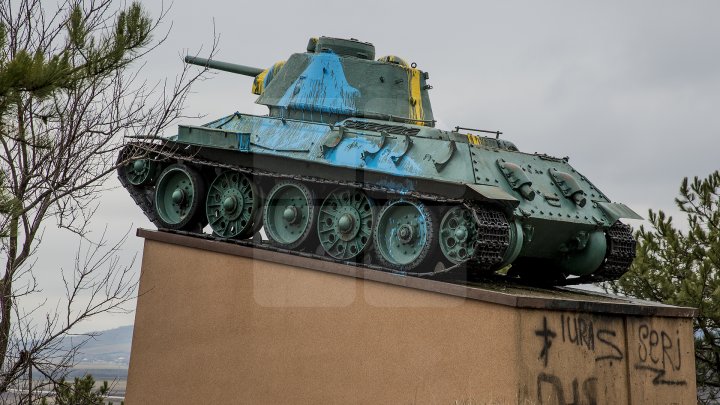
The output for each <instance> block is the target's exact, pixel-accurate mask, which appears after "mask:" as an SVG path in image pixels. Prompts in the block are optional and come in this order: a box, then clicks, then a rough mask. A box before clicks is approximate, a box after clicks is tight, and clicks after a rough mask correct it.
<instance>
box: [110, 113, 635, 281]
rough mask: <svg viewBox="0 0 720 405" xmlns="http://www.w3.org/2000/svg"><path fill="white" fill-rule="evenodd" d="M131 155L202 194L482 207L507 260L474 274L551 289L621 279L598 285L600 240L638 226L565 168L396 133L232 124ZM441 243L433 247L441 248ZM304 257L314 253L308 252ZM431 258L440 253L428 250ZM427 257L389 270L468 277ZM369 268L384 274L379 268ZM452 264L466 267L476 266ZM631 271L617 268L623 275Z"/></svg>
mask: <svg viewBox="0 0 720 405" xmlns="http://www.w3.org/2000/svg"><path fill="white" fill-rule="evenodd" d="M131 149H132V152H128V151H130V150H131ZM129 154H132V155H135V156H136V157H138V156H140V157H144V158H147V159H148V160H150V161H155V162H158V163H157V164H158V165H159V166H167V165H168V164H170V163H178V162H179V163H182V164H185V165H188V166H192V167H195V168H196V169H197V170H198V171H199V172H200V176H201V177H202V178H204V180H203V181H204V182H205V183H207V184H209V183H211V182H212V180H213V178H214V177H215V176H216V175H217V174H218V173H219V172H223V171H234V172H240V173H247V174H248V175H249V176H252V177H251V178H252V181H253V182H257V183H258V184H261V183H262V184H264V185H263V186H262V187H261V186H259V187H260V189H261V190H262V191H263V192H268V191H269V190H270V189H271V188H272V187H271V186H272V184H273V183H275V182H278V181H282V180H286V181H295V182H301V183H304V184H309V185H311V186H310V187H309V188H310V189H312V190H311V191H312V193H313V194H314V196H313V198H314V203H315V204H316V205H318V206H319V205H321V203H322V201H323V200H324V199H325V198H326V197H327V195H328V193H330V192H332V190H333V189H335V188H337V187H346V188H352V189H359V190H363V191H364V192H365V193H367V195H368V196H369V198H371V199H372V200H373V201H379V202H381V203H386V202H388V201H391V200H394V199H409V200H413V201H419V202H422V203H423V204H425V205H431V206H432V210H433V211H434V214H433V215H435V216H436V217H441V216H442V215H444V214H445V212H446V211H447V210H449V209H450V208H452V207H454V206H472V207H473V209H476V207H485V208H487V209H489V210H491V211H496V212H499V213H501V215H502V216H503V218H504V221H505V222H506V225H504V226H505V228H506V231H503V232H506V233H507V236H505V237H504V238H505V239H506V240H505V241H503V242H502V243H501V245H502V246H501V247H500V248H496V250H497V249H500V250H502V252H499V253H496V256H502V258H501V259H498V258H497V257H496V258H495V259H493V260H491V261H492V264H491V265H484V266H479V267H483V268H482V271H481V272H480V273H487V272H488V271H490V270H497V269H499V268H501V267H503V266H507V265H509V264H511V263H513V262H515V263H516V265H515V268H516V271H523V269H524V268H530V267H532V265H533V264H537V263H538V262H542V263H544V264H545V267H548V268H550V270H548V271H549V272H550V273H554V274H549V279H557V278H558V277H560V275H576V276H591V275H594V277H595V278H596V279H602V278H604V279H609V278H617V277H618V274H619V273H621V272H622V271H620V270H617V269H616V270H614V271H612V272H609V273H612V274H607V275H605V276H603V275H601V274H598V272H599V271H600V270H601V268H602V265H603V262H604V261H606V258H605V257H606V254H607V252H608V251H609V248H608V244H611V243H610V241H609V239H608V236H607V233H608V230H609V229H611V227H612V226H613V225H616V224H617V220H618V219H619V217H620V216H633V214H634V213H632V211H630V210H629V209H627V208H626V207H625V206H623V205H621V204H613V203H611V202H610V201H609V200H608V199H607V198H606V197H605V196H604V195H603V194H602V192H600V191H599V190H598V189H597V188H596V187H595V186H594V185H592V184H591V183H590V182H589V181H587V179H586V178H585V177H584V176H582V175H581V174H579V173H577V171H575V169H573V168H572V167H571V166H570V165H569V164H568V162H567V160H566V159H556V158H552V157H550V156H546V155H538V154H526V153H522V152H519V151H517V150H514V147H513V146H512V145H511V144H510V146H508V145H507V144H501V143H498V142H497V141H496V140H494V139H492V138H485V137H478V136H476V135H471V134H461V133H459V132H448V131H440V130H437V129H434V128H426V127H420V126H414V125H411V124H402V123H395V122H383V121H378V120H367V119H350V120H346V121H343V122H340V123H338V124H337V125H327V124H322V123H317V122H307V121H298V120H288V119H281V118H274V117H260V116H253V115H246V114H239V113H235V114H232V115H230V116H227V117H223V118H221V119H219V120H216V121H213V122H211V123H209V124H207V125H205V126H202V127H190V126H181V127H180V128H179V131H178V135H176V136H174V137H171V138H169V139H165V140H162V141H161V142H154V143H153V142H146V143H135V144H134V145H129V146H128V148H127V149H126V152H125V154H124V155H123V156H122V158H123V159H126V158H127V156H128V155H129ZM513 165H514V166H513ZM505 167H510V169H513V168H515V167H519V168H520V169H519V170H520V171H521V173H512V172H510V175H508V174H507V173H506V172H507V170H505V171H504V169H505ZM515 170H517V169H515ZM556 172H560V173H565V174H571V176H572V178H573V179H576V184H574V186H575V187H579V188H580V190H579V191H577V190H576V193H582V194H583V195H585V196H587V197H588V198H589V201H586V202H585V203H584V204H582V206H581V205H580V204H579V203H578V202H577V200H576V199H575V198H570V197H567V196H565V195H564V194H563V189H562V188H560V187H559V186H558V182H557V181H556V180H555V179H554V177H553V175H551V173H556ZM523 175H524V176H525V178H524V180H526V181H527V186H528V187H530V188H531V190H532V193H533V194H534V195H533V196H532V198H528V196H527V195H524V194H523V190H522V188H521V187H519V186H517V183H518V182H521V181H522V180H523V179H521V181H515V182H513V181H514V180H516V178H517V177H522V176H523ZM120 177H121V179H124V178H126V177H127V173H126V170H125V167H121V169H120ZM124 185H125V186H126V188H128V190H130V191H131V193H135V194H136V195H138V196H145V197H140V198H141V199H144V201H145V202H144V203H143V204H139V205H141V206H142V207H143V211H144V212H145V213H146V215H147V216H148V217H149V218H150V219H151V220H152V221H153V222H154V223H156V224H157V225H158V226H159V227H161V228H164V227H166V226H165V225H167V224H163V223H162V221H158V218H157V212H156V210H157V202H156V201H155V199H154V198H153V196H154V194H156V193H157V187H156V185H155V184H152V183H151V184H148V185H144V186H141V187H138V186H136V185H133V184H129V183H128V182H127V181H125V182H124ZM513 185H515V186H516V187H515V188H513ZM137 200H138V198H136V201H137ZM380 205H382V204H380ZM379 210H380V207H377V208H376V210H375V211H379ZM206 216H207V213H204V215H199V217H200V223H199V224H198V225H197V226H196V229H194V230H195V231H198V232H200V229H199V227H201V226H203V225H204V224H203V222H205V221H203V217H206ZM441 219H442V218H436V219H435V222H437V223H439V222H440V220H441ZM258 222H261V220H258ZM436 225H437V224H436ZM256 228H259V226H256ZM505 228H504V229H505ZM501 233H502V232H501ZM626 233H627V231H626ZM438 236H439V235H438ZM626 239H627V238H626ZM440 242H442V241H438V240H433V241H432V242H428V243H432V244H434V245H443V244H442V243H440ZM627 243H632V242H631V241H629V240H628V241H627ZM615 244H617V242H615ZM319 245H320V244H318V243H317V241H315V244H314V246H315V247H316V249H315V250H317V252H314V253H320V254H322V253H323V252H322V250H321V249H319V248H318V246H319ZM371 245H372V243H371ZM443 247H445V248H446V249H445V250H447V247H446V246H444V245H443ZM371 248H373V249H374V248H375V246H371ZM473 248H474V249H477V250H478V251H479V250H482V247H478V246H474V247H473ZM632 249H634V246H633V247H632ZM304 250H313V249H312V247H308V246H305V247H304ZM432 250H439V249H435V246H434V247H433V249H432ZM445 250H443V252H445ZM491 250H492V249H491ZM433 254H434V256H435V257H436V258H435V259H428V260H429V261H427V262H424V263H423V269H418V268H415V267H412V268H411V269H409V268H404V267H402V266H399V269H400V270H398V266H390V267H389V268H388V270H390V271H401V272H405V273H417V274H432V273H433V272H434V270H433V269H435V268H436V267H438V264H440V266H439V267H440V268H442V269H447V268H452V267H463V266H459V264H461V263H453V260H448V257H443V255H442V254H440V253H439V252H434V253H433ZM356 259H357V258H356ZM450 259H452V258H450ZM630 260H631V259H630ZM365 261H366V262H368V260H365ZM369 261H370V262H372V260H369ZM625 261H626V262H627V260H625ZM376 262H377V263H375V264H377V265H382V261H376ZM455 262H462V264H463V265H464V266H465V267H467V265H468V264H469V263H470V262H471V260H464V261H460V260H455ZM524 263H529V265H524ZM391 264H392V263H391ZM628 265H629V263H624V264H622V266H624V267H625V269H626V268H627V266H628ZM410 270H412V271H410ZM475 273H478V272H475Z"/></svg>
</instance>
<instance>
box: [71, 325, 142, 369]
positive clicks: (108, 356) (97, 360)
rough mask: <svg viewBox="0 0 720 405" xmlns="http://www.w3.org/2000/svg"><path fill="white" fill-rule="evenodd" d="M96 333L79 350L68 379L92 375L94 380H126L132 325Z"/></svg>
mask: <svg viewBox="0 0 720 405" xmlns="http://www.w3.org/2000/svg"><path fill="white" fill-rule="evenodd" d="M96 333H97V334H98V335H97V336H96V337H94V338H92V339H90V340H88V341H87V343H85V344H84V345H83V346H82V348H80V350H79V352H78V356H77V357H76V361H77V362H78V364H77V365H76V366H75V368H74V369H73V372H72V373H70V377H75V376H82V375H84V374H92V375H93V377H95V379H96V380H112V379H125V378H127V369H128V365H129V363H130V346H131V344H132V334H133V325H127V326H121V327H119V328H115V329H110V330H106V331H101V332H96ZM75 339H77V338H75ZM67 344H68V345H70V344H71V342H70V341H68V343H67Z"/></svg>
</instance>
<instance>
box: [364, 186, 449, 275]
mask: <svg viewBox="0 0 720 405" xmlns="http://www.w3.org/2000/svg"><path fill="white" fill-rule="evenodd" d="M434 226H435V225H434V218H433V214H432V212H431V211H430V210H429V209H428V207H427V206H425V204H423V203H421V202H419V201H416V200H404V199H403V200H392V201H389V202H388V203H387V204H385V206H384V207H383V209H382V210H381V211H380V213H379V214H378V218H377V222H376V225H375V232H374V233H375V235H374V241H375V249H376V251H377V256H378V260H379V261H380V262H381V263H382V264H383V265H384V266H386V267H390V268H392V269H395V270H399V271H411V270H413V269H415V268H416V267H418V266H419V265H420V264H421V263H423V261H424V260H425V259H426V258H427V257H428V256H429V254H430V251H431V250H432V249H433V248H434V246H435V228H434Z"/></svg>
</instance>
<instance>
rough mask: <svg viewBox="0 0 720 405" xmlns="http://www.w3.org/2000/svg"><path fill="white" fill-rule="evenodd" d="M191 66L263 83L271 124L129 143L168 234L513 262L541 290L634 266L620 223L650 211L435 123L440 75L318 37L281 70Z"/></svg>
mask: <svg viewBox="0 0 720 405" xmlns="http://www.w3.org/2000/svg"><path fill="white" fill-rule="evenodd" d="M186 62H188V63H192V64H197V65H202V66H207V67H210V68H214V69H219V70H224V71H229V72H233V73H238V74H241V75H245V76H251V77H254V78H255V80H254V82H253V85H252V91H253V93H255V94H258V95H259V97H258V99H257V103H259V104H263V105H266V106H268V108H269V114H268V115H267V116H257V115H252V114H245V113H238V112H236V113H233V114H230V115H228V116H226V117H222V118H219V119H217V120H215V121H212V122H210V123H208V124H206V125H203V126H189V125H180V127H179V130H178V134H177V135H175V136H171V137H169V138H166V139H153V140H137V141H134V142H131V143H129V144H128V145H127V146H126V147H125V148H124V150H123V151H122V152H121V154H120V157H119V159H120V160H119V161H120V162H121V163H123V165H121V166H120V168H119V177H120V180H121V181H122V183H123V185H124V186H125V187H126V188H127V190H128V191H129V192H130V194H131V195H132V196H133V198H134V199H135V201H136V202H137V204H138V205H139V206H140V207H141V208H142V210H143V211H144V213H145V215H147V217H148V218H149V219H150V220H151V221H152V222H153V223H155V224H156V225H157V226H158V228H162V229H168V230H174V231H180V232H190V233H195V234H197V235H198V236H201V235H204V237H214V238H222V239H235V240H243V239H245V240H247V241H246V242H240V243H247V244H253V245H255V246H258V247H259V248H263V247H272V248H273V249H280V250H283V251H288V252H303V254H306V255H308V254H310V255H316V256H318V257H322V258H324V259H325V260H334V261H342V262H352V263H357V264H358V265H362V266H370V267H372V268H382V269H383V270H387V271H394V272H401V273H404V274H410V275H433V274H438V273H444V272H449V271H456V272H462V271H463V270H467V272H463V273H462V274H467V275H468V276H469V277H475V276H477V275H482V274H484V273H485V274H489V273H492V272H494V271H496V270H499V269H502V268H504V267H507V266H508V265H512V266H511V268H510V273H509V274H511V275H512V274H515V275H519V276H521V277H525V278H528V279H532V280H541V281H543V280H544V281H552V282H560V283H562V282H565V283H567V281H563V280H565V279H566V277H567V276H580V277H579V278H577V279H578V280H581V281H584V282H586V281H598V280H610V279H616V278H618V277H619V276H621V275H622V274H623V273H625V272H626V271H627V269H628V267H629V266H630V263H631V262H632V260H633V258H634V257H635V241H634V239H633V237H632V234H631V231H630V228H629V227H628V226H626V225H623V224H622V223H621V222H619V221H618V220H619V219H621V218H639V217H638V216H637V214H635V213H634V212H633V211H632V210H630V209H629V208H628V207H626V206H625V205H623V204H620V203H613V202H611V201H610V200H609V199H608V198H607V197H606V196H605V195H604V194H603V193H602V192H601V191H600V190H599V189H598V188H596V187H595V186H594V185H593V184H592V183H591V182H590V181H589V180H588V179H587V178H586V177H585V176H583V175H581V174H580V173H578V172H577V171H576V170H575V169H573V168H572V167H571V166H570V165H569V164H568V160H567V158H563V159H558V158H555V157H552V156H548V155H545V154H537V153H535V154H530V153H524V152H520V151H519V150H518V148H517V147H516V146H515V145H514V144H513V143H511V142H509V141H507V140H504V139H499V135H500V133H494V132H492V133H490V134H488V133H487V132H488V131H481V130H473V129H468V128H462V127H456V128H455V130H452V131H447V130H441V129H437V128H435V121H434V120H433V113H432V108H431V107H430V98H429V96H428V90H429V89H430V88H431V86H429V85H428V84H427V80H428V77H429V76H428V74H427V73H426V72H423V71H421V70H419V69H417V68H416V66H415V64H412V65H408V64H407V63H406V62H405V61H403V60H402V59H401V58H398V57H395V56H386V57H381V58H379V59H377V60H376V59H375V47H374V46H373V45H372V44H370V43H366V42H360V41H357V40H355V39H350V40H347V39H337V38H328V37H321V38H319V39H315V38H313V39H311V40H310V42H309V44H308V47H307V50H306V52H303V53H296V54H293V55H291V56H290V58H289V59H288V60H287V61H286V62H278V63H276V64H274V65H273V66H272V67H270V68H269V69H259V68H252V67H248V66H242V65H235V64H231V63H225V62H218V61H213V60H207V59H201V58H196V57H187V58H186ZM483 135H485V136H483ZM125 162H129V163H125ZM208 225H209V228H210V229H211V230H212V236H209V235H208V234H204V233H203V229H208V228H207V226H208ZM261 227H263V228H264V231H265V234H266V236H267V239H269V240H267V241H262V238H261V237H259V236H257V235H259V233H258V231H259V230H260V228H261Z"/></svg>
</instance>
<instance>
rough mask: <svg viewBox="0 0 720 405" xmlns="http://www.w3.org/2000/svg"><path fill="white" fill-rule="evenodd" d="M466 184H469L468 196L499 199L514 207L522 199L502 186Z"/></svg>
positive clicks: (491, 199) (498, 200)
mask: <svg viewBox="0 0 720 405" xmlns="http://www.w3.org/2000/svg"><path fill="white" fill-rule="evenodd" d="M465 186H467V196H468V197H470V198H472V197H475V198H477V197H480V198H481V199H482V200H490V201H497V202H500V203H503V204H506V205H509V206H511V207H512V208H515V207H517V206H518V205H520V200H518V199H517V198H515V197H513V196H512V195H511V194H510V193H508V192H507V191H505V190H503V189H502V188H500V187H497V186H489V185H486V184H470V183H466V184H465Z"/></svg>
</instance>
